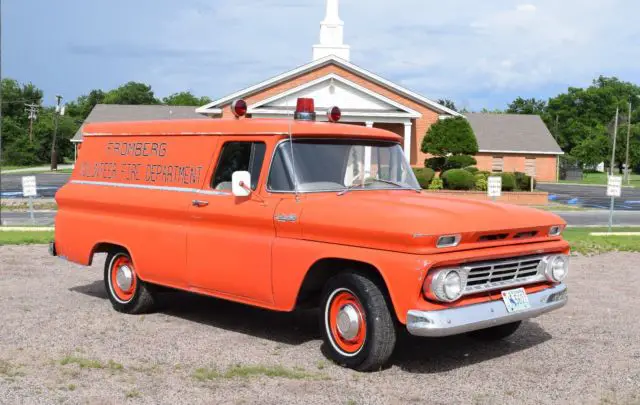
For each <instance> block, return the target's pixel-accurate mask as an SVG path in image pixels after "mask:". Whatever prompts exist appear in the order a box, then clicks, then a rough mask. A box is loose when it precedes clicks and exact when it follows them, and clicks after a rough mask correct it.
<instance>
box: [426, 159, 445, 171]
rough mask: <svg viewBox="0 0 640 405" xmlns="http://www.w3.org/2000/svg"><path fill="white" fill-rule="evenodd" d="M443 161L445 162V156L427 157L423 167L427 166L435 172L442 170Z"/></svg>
mask: <svg viewBox="0 0 640 405" xmlns="http://www.w3.org/2000/svg"><path fill="white" fill-rule="evenodd" d="M445 163H447V158H445V157H432V158H429V159H425V161H424V167H428V168H429V169H432V170H434V171H436V172H439V171H442V168H443V167H444V165H445Z"/></svg>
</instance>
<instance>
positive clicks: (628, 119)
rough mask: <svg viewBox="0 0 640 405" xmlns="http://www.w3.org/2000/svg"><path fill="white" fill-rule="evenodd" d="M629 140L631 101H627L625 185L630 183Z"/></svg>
mask: <svg viewBox="0 0 640 405" xmlns="http://www.w3.org/2000/svg"><path fill="white" fill-rule="evenodd" d="M629 138H631V100H629V116H628V117H627V150H626V152H627V157H626V158H625V161H624V178H625V180H626V181H627V185H628V184H629V183H631V176H629Z"/></svg>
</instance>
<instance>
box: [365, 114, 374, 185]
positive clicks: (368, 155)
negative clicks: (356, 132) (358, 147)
mask: <svg viewBox="0 0 640 405" xmlns="http://www.w3.org/2000/svg"><path fill="white" fill-rule="evenodd" d="M366 125H367V128H373V121H367V122H366ZM364 177H365V178H367V177H371V146H365V147H364Z"/></svg>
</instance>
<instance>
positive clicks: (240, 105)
mask: <svg viewBox="0 0 640 405" xmlns="http://www.w3.org/2000/svg"><path fill="white" fill-rule="evenodd" d="M231 112H233V115H235V117H236V118H240V117H244V116H245V115H247V102H246V101H244V100H236V101H234V102H233V103H232V104H231Z"/></svg>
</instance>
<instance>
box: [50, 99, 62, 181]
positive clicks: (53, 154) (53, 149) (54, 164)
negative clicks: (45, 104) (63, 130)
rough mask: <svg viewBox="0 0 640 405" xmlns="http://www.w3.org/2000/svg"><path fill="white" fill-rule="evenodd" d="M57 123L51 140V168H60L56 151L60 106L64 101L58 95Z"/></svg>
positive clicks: (60, 113)
mask: <svg viewBox="0 0 640 405" xmlns="http://www.w3.org/2000/svg"><path fill="white" fill-rule="evenodd" d="M56 99H57V102H56V112H55V116H56V125H55V127H54V129H53V140H52V141H51V170H58V153H57V151H56V137H57V136H58V121H60V115H62V110H61V107H60V103H61V102H62V96H61V95H56Z"/></svg>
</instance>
